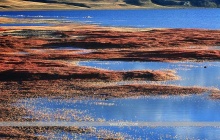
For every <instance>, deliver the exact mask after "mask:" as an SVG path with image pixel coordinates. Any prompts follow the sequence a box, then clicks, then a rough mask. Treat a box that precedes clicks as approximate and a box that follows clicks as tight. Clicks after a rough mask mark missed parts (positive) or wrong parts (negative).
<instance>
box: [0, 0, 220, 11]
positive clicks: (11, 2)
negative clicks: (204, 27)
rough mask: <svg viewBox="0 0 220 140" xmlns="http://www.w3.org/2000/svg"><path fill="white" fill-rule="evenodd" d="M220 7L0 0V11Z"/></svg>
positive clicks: (206, 1)
mask: <svg viewBox="0 0 220 140" xmlns="http://www.w3.org/2000/svg"><path fill="white" fill-rule="evenodd" d="M166 7H220V0H0V10H30V9H129V8H134V9H135V8H166Z"/></svg>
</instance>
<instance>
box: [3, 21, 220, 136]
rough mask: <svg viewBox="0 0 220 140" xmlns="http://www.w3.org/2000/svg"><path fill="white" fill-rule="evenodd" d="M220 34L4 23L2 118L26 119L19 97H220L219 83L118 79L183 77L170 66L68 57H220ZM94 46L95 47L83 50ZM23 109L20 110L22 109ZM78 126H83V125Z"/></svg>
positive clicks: (182, 58)
mask: <svg viewBox="0 0 220 140" xmlns="http://www.w3.org/2000/svg"><path fill="white" fill-rule="evenodd" d="M6 22H7V19H6ZM13 22H16V21H13ZM219 38H220V30H207V29H204V30H203V29H149V28H148V29H142V30H139V29H134V28H117V27H101V26H98V25H88V24H67V25H65V26H61V25H57V26H40V27H28V26H27V27H22V26H21V27H1V28H0V45H1V48H0V51H1V52H0V54H1V55H0V68H1V69H0V90H1V98H0V101H1V103H0V108H1V109H0V115H1V116H0V120H1V121H7V120H10V121H14V120H19V121H21V120H25V119H22V117H23V116H25V115H26V113H28V112H26V111H27V110H23V109H22V108H16V107H15V108H13V107H12V106H11V104H12V103H13V102H15V101H16V100H18V99H21V98H30V97H34V98H38V97H48V98H53V97H58V96H63V97H64V98H70V97H78V98H81V97H90V98H99V99H109V98H126V97H131V96H134V97H136V96H146V95H153V96H158V95H190V94H201V93H204V92H210V100H211V99H219V94H220V90H219V89H211V88H204V87H184V86H172V85H155V84H142V85H141V84H124V85H117V84H114V82H119V81H125V80H130V81H135V80H137V81H138V80H146V81H167V80H176V79H178V78H179V77H178V76H177V75H176V74H175V72H174V71H170V70H136V71H110V70H103V69H96V68H91V67H85V66H79V65H77V64H76V63H69V61H75V62H77V61H80V60H87V61H89V60H121V61H128V60H129V61H148V62H149V61H159V62H175V61H194V62H197V61H219V60H220V50H211V49H210V48H211V47H212V46H215V45H216V46H217V45H219V44H220V41H219ZM54 46H56V47H58V48H59V47H61V48H62V47H65V46H73V47H74V46H77V47H79V48H80V49H82V50H57V49H56V48H54ZM191 46H194V47H191ZM89 49H91V51H89V52H86V53H84V52H83V50H89ZM158 54H160V55H158ZM161 91H163V92H161ZM130 93H133V94H130ZM18 112H19V113H21V114H20V115H17V113H18ZM16 115H17V116H16ZM30 121H31V120H30ZM1 129H2V128H0V135H3V136H6V137H16V138H19V137H20V136H21V135H20V134H22V135H24V136H25V135H26V136H27V137H30V135H29V131H26V130H23V129H21V128H18V129H15V130H14V131H15V132H16V133H18V134H17V135H16V136H13V135H12V134H11V133H13V131H12V132H11V133H9V134H8V133H7V132H6V130H5V129H2V130H1ZM8 129H9V130H12V129H13V128H8ZM39 129H40V128H39ZM34 130H38V128H35V129H34ZM34 130H33V131H34ZM74 131H76V132H81V131H82V130H81V128H78V130H74ZM31 136H32V135H31Z"/></svg>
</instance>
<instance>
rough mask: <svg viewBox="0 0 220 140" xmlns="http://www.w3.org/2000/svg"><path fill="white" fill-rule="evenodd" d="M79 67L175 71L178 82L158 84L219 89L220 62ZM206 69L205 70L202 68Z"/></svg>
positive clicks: (105, 63) (95, 63)
mask: <svg viewBox="0 0 220 140" xmlns="http://www.w3.org/2000/svg"><path fill="white" fill-rule="evenodd" d="M79 65H81V66H89V67H94V68H101V69H108V70H118V71H129V70H175V71H176V74H177V75H178V76H179V77H181V79H180V80H176V81H167V82H158V83H164V84H174V85H180V86H201V87H215V88H219V89H220V62H176V63H168V62H128V61H126V62H124V61H82V62H79ZM204 67H206V68H204Z"/></svg>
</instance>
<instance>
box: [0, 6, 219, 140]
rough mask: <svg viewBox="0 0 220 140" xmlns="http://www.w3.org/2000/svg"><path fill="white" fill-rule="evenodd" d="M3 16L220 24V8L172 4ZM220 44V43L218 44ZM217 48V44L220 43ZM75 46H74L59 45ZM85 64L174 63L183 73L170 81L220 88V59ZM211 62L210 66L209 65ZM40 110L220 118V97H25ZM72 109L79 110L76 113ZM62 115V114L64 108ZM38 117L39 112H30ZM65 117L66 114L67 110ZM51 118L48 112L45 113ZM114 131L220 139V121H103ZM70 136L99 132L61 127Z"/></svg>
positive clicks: (127, 117) (110, 116) (145, 24)
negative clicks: (169, 6) (203, 124)
mask: <svg viewBox="0 0 220 140" xmlns="http://www.w3.org/2000/svg"><path fill="white" fill-rule="evenodd" d="M0 17H10V18H19V19H22V18H26V19H57V20H60V21H62V22H80V23H89V24H100V25H103V26H120V27H138V28H203V29H220V9H166V10H161V9H158V10H92V11H90V10H85V11H84V10H78V11H1V12H0ZM45 25H46V26H47V25H49V24H47V23H15V24H0V26H45ZM216 48H217V49H219V47H216ZM216 48H214V49H216ZM54 49H57V50H75V49H73V48H69V47H68V48H54ZM79 65H83V66H90V67H96V68H103V69H110V70H145V69H148V70H149V69H151V70H161V69H172V70H175V71H176V72H177V75H179V76H180V77H181V78H182V79H181V80H178V81H169V82H165V84H176V85H181V86H205V87H216V88H220V82H219V81H220V76H219V73H220V65H219V62H201V63H194V62H182V63H164V62H163V63H158V62H114V61H102V62H100V61H90V62H80V63H79ZM204 67H206V68H204ZM17 105H18V106H24V107H26V108H27V109H28V108H30V109H32V111H34V112H35V115H37V113H39V112H41V113H44V114H47V115H49V119H50V120H51V121H55V120H57V118H54V115H57V114H58V113H60V114H61V115H63V114H65V113H66V111H67V112H68V111H69V112H68V113H69V114H68V113H67V116H66V117H68V121H78V120H79V119H80V118H81V119H84V120H86V119H88V118H89V119H88V120H90V121H92V120H93V119H92V118H94V120H95V121H96V120H97V119H102V120H104V121H132V122H135V121H144V122H145V121H146V122H148V121H149V122H165V121H168V122H172V121H177V122H178V121H187V122H215V121H216V122H219V121H220V115H219V113H218V111H219V110H220V102H219V101H218V100H210V99H209V98H208V97H207V94H203V95H190V96H184V97H183V96H168V97H166V98H165V97H140V98H128V99H110V100H92V99H89V100H86V99H85V100H75V99H69V100H64V99H48V98H36V99H26V100H21V101H19V102H18V104H17ZM71 113H74V115H73V116H75V117H71ZM58 115H59V114H58ZM26 117H27V118H28V117H35V116H26ZM64 117H65V115H64ZM42 120H45V118H42ZM97 129H98V130H102V129H107V130H110V131H112V132H121V133H124V134H127V135H128V136H126V139H129V138H131V139H137V138H141V139H218V138H219V137H220V128H217V127H138V126H135V127H116V126H114V127H110V126H109V127H97ZM43 135H46V134H43ZM63 136H66V137H67V138H70V139H79V138H81V139H89V138H90V139H95V137H94V136H93V135H89V134H86V135H84V134H83V135H76V134H73V135H72V134H69V133H67V132H63V131H60V132H57V134H56V137H63Z"/></svg>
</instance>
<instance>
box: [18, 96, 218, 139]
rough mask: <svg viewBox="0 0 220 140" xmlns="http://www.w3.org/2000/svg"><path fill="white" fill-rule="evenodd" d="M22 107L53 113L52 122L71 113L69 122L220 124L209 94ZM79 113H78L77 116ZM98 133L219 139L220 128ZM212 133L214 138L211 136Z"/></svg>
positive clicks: (29, 102)
mask: <svg viewBox="0 0 220 140" xmlns="http://www.w3.org/2000/svg"><path fill="white" fill-rule="evenodd" d="M18 105H22V106H23V107H26V108H32V110H34V111H35V112H44V114H45V113H49V114H51V115H50V117H51V118H50V119H51V120H52V121H53V120H54V118H53V116H56V115H57V112H59V113H60V114H62V110H63V111H67V112H69V113H70V112H71V110H74V113H75V114H74V115H71V114H68V113H66V112H63V114H66V117H70V116H74V117H72V118H71V119H69V120H68V121H77V120H75V118H77V117H75V115H79V117H83V116H90V118H94V119H92V120H87V121H97V120H98V119H99V118H101V119H102V120H103V121H130V122H220V114H219V113H217V112H218V110H220V102H219V101H218V100H210V99H209V98H208V96H207V94H203V95H190V96H149V97H139V98H127V99H110V100H97V99H96V100H95V99H83V100H76V99H48V98H37V99H26V100H21V101H20V103H19V104H18ZM77 113H78V114H77ZM96 129H97V130H102V129H106V130H109V131H113V132H121V133H126V134H128V135H129V138H134V139H137V138H139V137H140V138H141V139H145V138H149V139H158V138H160V137H162V138H168V139H179V138H181V139H187V138H190V139H191V138H196V139H197V138H199V139H201V138H202V139H203V138H208V137H210V138H211V139H214V138H217V137H219V136H220V133H219V132H220V129H219V128H217V127H138V126H134V127H115V126H112V127H111V126H103V127H102V126H100V127H97V128H96ZM212 132H216V133H214V135H211V134H212Z"/></svg>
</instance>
